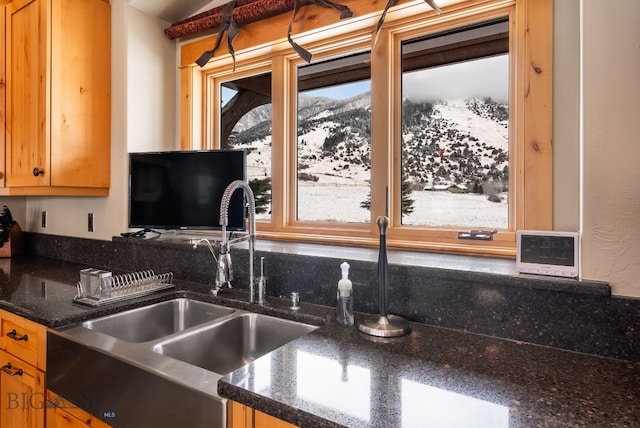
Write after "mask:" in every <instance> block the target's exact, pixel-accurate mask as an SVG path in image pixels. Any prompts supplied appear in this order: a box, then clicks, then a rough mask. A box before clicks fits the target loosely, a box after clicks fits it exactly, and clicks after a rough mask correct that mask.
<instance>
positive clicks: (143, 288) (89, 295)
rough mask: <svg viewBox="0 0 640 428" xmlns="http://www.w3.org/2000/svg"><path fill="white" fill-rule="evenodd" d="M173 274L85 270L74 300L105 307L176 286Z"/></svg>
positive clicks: (148, 271) (151, 271) (150, 271)
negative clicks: (116, 273) (118, 273)
mask: <svg viewBox="0 0 640 428" xmlns="http://www.w3.org/2000/svg"><path fill="white" fill-rule="evenodd" d="M172 280H173V273H172V272H167V273H163V274H159V275H156V274H155V273H154V272H153V270H145V271H139V272H131V273H125V274H122V275H112V273H111V272H109V271H104V270H99V269H91V268H89V269H83V270H81V271H80V281H79V282H78V284H77V288H78V295H77V296H75V297H74V298H73V301H74V302H76V303H80V304H83V305H88V306H93V307H96V306H102V305H106V304H109V303H115V302H120V301H123V300H128V299H133V298H136V297H141V296H146V295H148V294H152V293H155V292H156V291H160V290H166V289H168V288H172V287H174V285H173V284H172V283H171V282H172Z"/></svg>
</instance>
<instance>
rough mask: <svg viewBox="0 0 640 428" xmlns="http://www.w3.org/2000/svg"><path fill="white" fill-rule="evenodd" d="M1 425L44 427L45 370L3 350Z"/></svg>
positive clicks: (6, 427)
mask: <svg viewBox="0 0 640 428" xmlns="http://www.w3.org/2000/svg"><path fill="white" fill-rule="evenodd" d="M0 396H2V400H1V403H0V406H1V407H0V428H42V427H43V426H44V407H45V400H44V372H43V371H41V370H38V369H37V368H35V367H34V366H32V365H31V364H28V363H25V362H24V361H22V360H21V359H19V358H16V357H14V356H13V355H11V354H9V353H7V352H5V351H2V350H0Z"/></svg>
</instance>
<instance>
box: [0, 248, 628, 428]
mask: <svg viewBox="0 0 640 428" xmlns="http://www.w3.org/2000/svg"><path fill="white" fill-rule="evenodd" d="M83 267H86V266H84V265H80V264H76V263H69V262H62V261H59V260H53V259H45V258H39V257H22V258H16V259H5V260H1V261H0V308H2V309H5V310H9V311H12V312H14V313H17V314H19V315H21V316H24V317H26V318H28V319H31V320H34V321H37V322H40V323H42V324H44V325H46V326H48V327H51V328H57V327H60V326H63V325H67V324H71V323H75V322H79V321H82V320H84V319H88V318H94V317H97V316H101V315H104V314H107V313H111V312H115V311H119V310H123V309H126V308H127V307H133V306H136V305H140V304H144V303H148V302H150V301H154V300H166V299H169V298H172V297H176V295H181V296H182V295H194V296H198V297H199V298H202V299H205V300H211V301H215V302H216V303H221V304H224V305H228V306H235V307H240V308H243V309H249V310H257V311H260V312H265V313H269V314H274V315H278V316H284V317H287V318H293V319H298V320H300V321H304V322H309V323H314V324H316V325H318V324H323V322H324V324H323V325H322V327H320V328H319V329H317V330H315V331H314V332H313V333H310V334H308V335H306V336H303V337H300V338H298V339H296V340H295V341H293V342H290V343H289V344H288V345H285V346H283V347H281V348H279V349H277V350H275V351H273V352H272V353H270V354H267V355H265V356H264V357H262V358H260V359H258V360H256V361H254V362H252V363H250V364H249V365H247V366H245V367H243V368H241V369H238V370H236V371H234V372H232V373H231V374H229V375H228V376H225V377H224V378H222V379H221V381H220V382H219V384H218V389H219V393H220V395H222V396H224V397H228V398H230V399H233V400H236V401H238V402H240V403H243V404H247V405H249V406H251V407H254V408H256V409H258V410H261V411H264V412H266V413H269V414H271V415H274V416H276V417H279V418H281V419H283V420H286V421H289V422H292V423H294V424H298V425H301V426H308V427H321V426H353V427H367V426H371V427H396V426H398V427H399V426H402V427H419V426H428V427H465V426H468V427H491V428H499V427H510V428H514V427H625V426H627V427H634V426H640V406H639V405H638V403H640V364H636V363H631V362H626V361H621V360H613V359H608V358H602V357H596V356H592V355H587V354H580V353H575V352H569V351H563V350H558V349H553V348H547V347H543V346H538V345H531V344H527V343H522V342H516V341H509V340H504V339H497V338H493V337H488V336H482V335H478V334H472V333H466V332H462V331H457V330H450V329H445V328H439V327H432V326H428V325H424V324H415V323H414V324H412V328H413V331H412V333H411V334H410V335H408V336H404V337H401V338H393V339H380V338H373V337H369V336H366V335H364V334H363V333H360V332H359V331H358V330H357V329H356V328H355V327H351V328H346V327H342V326H340V325H338V324H336V323H335V321H334V320H333V310H332V308H327V307H323V306H316V305H310V304H307V303H305V302H302V309H301V310H300V311H298V312H293V311H289V310H288V309H287V306H288V305H287V302H285V301H283V300H280V299H274V298H270V299H269V300H268V305H267V306H266V307H257V306H255V305H250V304H248V303H246V302H244V301H243V300H242V299H243V297H244V298H245V299H246V297H245V296H243V294H242V293H225V294H224V295H221V296H220V297H216V298H214V297H213V296H207V295H206V294H204V293H203V292H205V291H206V288H204V287H202V286H199V285H197V284H190V283H181V282H180V281H176V290H174V291H167V292H163V293H159V294H158V295H154V296H152V297H147V298H141V299H137V300H135V301H131V302H127V303H126V304H120V305H110V306H106V307H103V308H97V309H94V308H85V307H82V306H79V305H76V304H73V303H71V299H72V297H73V296H74V295H75V293H76V288H75V283H76V282H77V281H78V278H79V270H80V269H82V268H83ZM201 293H202V294H201ZM362 316H363V315H361V314H356V323H357V322H358V319H361V318H362Z"/></svg>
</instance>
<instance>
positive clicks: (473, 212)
mask: <svg viewBox="0 0 640 428" xmlns="http://www.w3.org/2000/svg"><path fill="white" fill-rule="evenodd" d="M308 7H315V6H308ZM362 7H365V6H362ZM366 7H370V8H374V9H375V8H378V7H379V5H378V6H376V5H368V6H366ZM403 8H404V9H402V13H399V14H395V13H391V14H389V15H388V16H387V20H386V22H385V24H384V25H383V26H382V28H381V30H380V34H379V38H378V40H377V43H376V44H375V45H374V46H372V29H370V28H364V26H363V25H362V24H363V22H364V21H359V20H357V19H356V20H344V23H342V22H341V23H340V24H339V25H336V26H332V27H331V28H330V30H328V29H327V28H328V27H326V28H318V31H317V33H316V32H314V30H313V29H310V28H305V31H307V33H306V34H307V36H306V38H305V39H304V44H305V47H307V48H308V49H310V51H311V52H312V53H313V60H312V61H311V62H310V63H309V64H307V63H305V62H304V61H303V60H302V59H300V58H299V57H298V56H297V55H296V54H295V52H293V50H292V49H291V48H290V46H289V45H288V44H286V43H282V42H281V41H275V42H273V43H272V44H269V41H270V39H269V37H271V36H270V32H269V31H260V29H263V30H264V29H266V28H269V26H270V25H281V21H279V20H278V19H279V18H272V19H269V20H265V21H264V22H256V23H254V24H250V26H252V27H251V28H252V31H249V32H246V34H250V35H251V36H250V37H249V36H247V38H245V39H242V34H243V33H242V30H241V33H240V36H239V37H238V39H237V41H236V45H237V46H236V52H237V55H236V64H235V65H233V64H232V63H231V60H230V58H229V56H225V55H217V56H216V57H215V58H214V59H213V60H212V61H210V63H209V64H207V66H206V67H205V68H204V69H203V70H199V69H197V68H195V67H193V66H192V62H191V61H193V59H195V58H193V59H189V56H188V55H189V54H188V52H187V51H186V50H185V51H183V53H184V52H187V53H184V58H185V59H184V62H183V68H182V70H181V82H182V84H183V86H186V87H187V88H192V90H193V96H192V97H190V98H189V95H190V93H189V92H185V93H184V96H183V113H182V123H183V124H188V128H186V130H182V131H181V136H182V138H183V140H187V139H191V141H192V143H191V147H193V148H200V147H244V148H246V149H247V150H248V152H249V176H250V180H251V181H253V182H254V184H256V183H258V180H261V182H260V186H259V188H256V189H258V190H256V191H257V192H258V193H259V194H260V196H259V197H262V196H264V198H265V199H264V200H263V201H266V202H265V203H264V204H263V205H262V207H263V208H265V210H264V211H263V212H262V213H261V214H260V216H259V218H260V219H261V220H260V221H259V223H258V234H259V236H260V237H262V238H272V239H287V240H296V241H317V242H328V243H340V244H362V245H371V246H374V245H377V243H378V240H379V231H378V228H377V225H376V218H377V217H378V216H380V215H383V214H386V215H388V217H389V219H390V228H389V230H388V233H387V244H388V245H389V246H391V247H400V248H411V249H430V250H439V251H456V252H467V253H487V254H499V255H513V254H514V253H515V233H516V231H517V230H518V229H551V227H552V225H551V212H552V209H551V208H552V207H551V166H552V153H551V130H552V126H551V117H552V112H551V75H552V73H551V58H552V55H551V45H552V33H551V18H552V16H551V13H552V8H551V7H550V6H549V2H538V1H533V0H511V1H509V0H506V1H505V0H499V1H498V0H496V1H494V2H492V1H486V0H468V1H463V2H454V3H453V4H452V5H449V6H447V7H445V8H443V13H442V15H440V16H436V15H435V14H434V13H433V12H432V11H430V10H429V8H427V7H425V5H424V4H422V3H420V4H411V5H409V6H403ZM375 10H377V9H375ZM274 22H276V24H273V23H274ZM234 66H235V69H234ZM189 85H191V86H189ZM199 85H201V86H202V87H201V88H200V91H201V92H198V88H199ZM199 93H202V98H203V99H204V100H203V101H202V102H200V101H199V95H198V94H199ZM184 100H187V101H189V102H190V104H189V103H186V102H185V101H184ZM208 100H212V101H213V103H212V106H210V105H209V104H208V103H209V101H208ZM199 103H200V104H201V105H202V106H203V107H204V112H202V114H201V116H202V122H201V123H200V122H199V117H200V116H199V114H200V110H199V109H200V104H199ZM184 104H186V108H185V107H184ZM185 112H186V113H185ZM200 126H201V127H202V136H203V137H202V140H203V143H202V144H200V142H199V140H198V139H199V138H200V136H199V133H198V130H199V127H200ZM254 190H255V189H254ZM475 230H483V231H494V230H495V231H497V233H496V234H494V235H491V234H488V235H489V236H491V239H490V240H488V239H487V240H471V239H469V237H473V236H474V234H473V233H469V232H472V231H475ZM488 235H487V234H486V233H485V234H481V236H482V237H485V238H486V237H487V236H488Z"/></svg>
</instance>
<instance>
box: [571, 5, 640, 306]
mask: <svg viewBox="0 0 640 428" xmlns="http://www.w3.org/2000/svg"><path fill="white" fill-rule="evenodd" d="M582 3H583V13H584V28H583V32H582V40H583V57H582V70H583V75H584V81H583V85H584V90H583V93H582V96H583V133H584V137H583V155H584V164H583V173H584V182H583V201H582V232H583V235H582V239H583V245H582V250H583V254H584V257H583V270H582V272H583V277H585V278H591V279H603V280H607V281H610V283H611V285H612V287H613V292H614V293H615V294H620V295H627V296H636V297H640V1H638V0H616V1H614V2H612V1H607V2H602V1H597V0H582Z"/></svg>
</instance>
